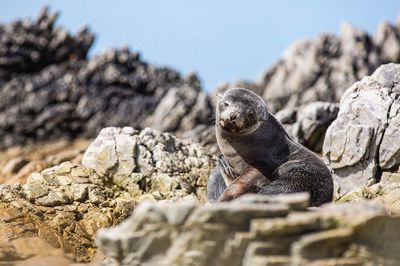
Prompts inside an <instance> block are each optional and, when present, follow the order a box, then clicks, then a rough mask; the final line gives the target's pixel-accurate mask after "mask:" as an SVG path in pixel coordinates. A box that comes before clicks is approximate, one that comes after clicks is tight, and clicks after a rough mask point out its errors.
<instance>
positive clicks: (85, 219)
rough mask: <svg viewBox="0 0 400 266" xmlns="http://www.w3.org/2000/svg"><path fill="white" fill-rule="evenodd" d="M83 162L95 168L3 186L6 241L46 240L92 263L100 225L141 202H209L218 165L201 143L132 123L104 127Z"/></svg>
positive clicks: (0, 202)
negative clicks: (208, 193) (209, 183)
mask: <svg viewBox="0 0 400 266" xmlns="http://www.w3.org/2000/svg"><path fill="white" fill-rule="evenodd" d="M83 163H84V164H85V165H87V166H88V167H85V166H82V165H79V164H74V163H71V162H64V163H61V164H60V165H58V166H54V167H52V168H48V169H45V170H43V171H42V172H41V173H33V174H32V175H30V177H29V178H28V180H27V182H26V183H25V184H23V185H1V186H0V212H1V214H2V218H1V219H0V240H3V241H9V240H13V239H17V238H28V237H39V238H41V239H43V240H45V241H47V242H48V243H49V244H50V245H52V246H53V247H55V248H58V249H61V250H63V251H64V252H65V253H67V254H72V256H73V258H75V259H76V260H78V261H84V262H85V261H86V262H87V261H88V260H89V259H90V258H92V256H93V255H94V253H95V251H96V246H95V244H94V236H95V233H96V232H97V230H98V229H99V228H103V227H110V226H112V225H116V224H117V223H120V222H121V221H122V220H124V219H125V218H126V217H127V216H128V214H129V213H130V212H131V210H132V209H133V208H134V207H135V206H136V205H137V204H138V203H140V202H142V201H144V200H153V201H154V200H169V201H172V202H173V201H179V200H181V199H191V200H193V201H195V202H204V201H205V199H206V191H205V189H206V181H207V177H208V176H209V174H210V171H211V169H212V168H213V167H214V160H213V158H212V156H210V155H208V154H206V153H205V150H204V149H203V148H202V147H201V146H200V145H198V144H191V143H189V142H188V141H181V140H179V139H177V138H175V137H173V136H172V135H170V134H167V133H160V132H159V131H156V130H151V129H144V130H142V131H136V130H133V129H132V128H106V129H104V130H103V131H102V132H101V134H100V135H99V137H98V138H97V139H96V140H95V141H94V142H93V143H92V144H91V145H90V146H89V148H88V150H87V151H86V153H85V154H84V157H83ZM89 167H92V168H93V169H92V168H89ZM0 251H1V248H0ZM32 256H33V255H32ZM0 262H1V261H0Z"/></svg>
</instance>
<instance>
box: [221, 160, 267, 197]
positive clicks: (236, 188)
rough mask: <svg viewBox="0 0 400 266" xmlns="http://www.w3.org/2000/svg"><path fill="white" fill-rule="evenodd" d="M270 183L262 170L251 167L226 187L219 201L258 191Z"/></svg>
mask: <svg viewBox="0 0 400 266" xmlns="http://www.w3.org/2000/svg"><path fill="white" fill-rule="evenodd" d="M269 183H270V181H269V180H268V179H267V178H266V177H265V176H264V175H263V174H262V173H261V172H260V171H258V170H257V169H256V168H254V167H249V168H248V169H247V170H246V172H244V173H243V174H242V175H241V176H239V177H238V178H236V179H235V180H234V181H233V182H232V183H231V184H230V185H229V186H228V187H227V188H226V189H225V191H224V193H223V194H222V195H221V196H220V197H219V199H218V201H220V202H223V201H230V200H233V199H235V198H237V197H239V196H241V195H243V194H246V193H257V192H259V191H260V189H262V188H264V187H266V186H268V184H269Z"/></svg>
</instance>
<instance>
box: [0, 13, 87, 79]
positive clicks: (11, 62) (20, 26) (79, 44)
mask: <svg viewBox="0 0 400 266" xmlns="http://www.w3.org/2000/svg"><path fill="white" fill-rule="evenodd" d="M57 17H58V13H54V14H51V13H50V12H49V10H48V9H47V8H44V9H43V10H42V12H41V13H40V14H39V17H38V18H37V19H36V20H35V21H31V20H18V21H15V22H13V23H11V24H9V25H0V36H1V37H0V81H2V80H10V79H11V78H13V77H17V76H18V75H20V74H21V73H33V72H38V71H40V70H41V69H43V68H44V67H46V66H48V65H51V64H58V63H62V62H66V61H77V60H84V59H86V55H87V52H88V50H89V48H90V46H91V45H92V44H93V41H94V35H93V34H92V33H91V32H89V30H88V29H87V28H83V29H81V30H80V31H79V32H78V33H77V34H76V35H75V36H72V35H70V34H69V33H68V32H67V31H66V30H65V29H63V28H61V27H57V28H56V27H55V25H54V23H55V21H56V20H57Z"/></svg>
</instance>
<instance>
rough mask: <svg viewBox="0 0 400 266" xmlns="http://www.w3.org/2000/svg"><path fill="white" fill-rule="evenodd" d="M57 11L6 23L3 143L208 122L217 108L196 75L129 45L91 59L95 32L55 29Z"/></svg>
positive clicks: (0, 58) (0, 61)
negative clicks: (159, 63)
mask: <svg viewBox="0 0 400 266" xmlns="http://www.w3.org/2000/svg"><path fill="white" fill-rule="evenodd" d="M55 17H56V15H50V14H49V13H48V11H44V13H43V14H42V15H41V16H40V17H39V19H38V20H37V21H36V22H29V21H17V22H15V23H14V24H11V25H0V35H1V36H2V37H4V38H2V39H1V40H0V48H1V47H3V49H0V50H1V51H6V52H3V53H5V54H2V53H1V52H0V87H1V90H0V138H1V139H2V141H1V142H0V149H5V148H8V147H11V146H15V145H25V144H31V143H37V142H38V141H49V140H58V139H61V138H67V139H68V138H70V139H75V138H77V137H80V138H92V137H95V136H96V135H97V134H98V133H99V132H100V130H101V129H102V128H104V127H107V126H128V125H129V126H133V127H134V128H137V129H142V128H144V127H146V126H151V127H154V128H159V129H161V130H163V131H170V132H183V131H185V130H190V129H192V128H194V127H195V126H196V125H199V124H205V125H208V118H209V116H210V115H211V112H212V111H211V108H210V104H209V99H208V97H207V96H206V94H205V93H204V92H203V91H202V90H201V86H200V82H199V79H198V78H197V77H196V75H194V74H191V75H189V76H187V77H185V78H184V77H181V75H180V74H179V73H178V72H176V71H174V70H172V69H169V68H165V67H156V66H154V65H150V64H148V63H146V62H144V61H143V60H141V58H140V55H139V54H138V53H134V52H131V51H130V50H129V49H128V48H122V49H119V50H108V51H106V52H104V53H103V54H100V55H97V56H94V57H93V58H90V59H86V51H87V49H89V47H90V46H91V44H92V42H93V34H92V33H90V32H89V31H88V30H87V29H85V30H83V31H82V32H80V33H78V35H77V36H75V37H71V36H70V35H69V34H67V33H66V32H65V30H64V29H62V28H57V29H53V22H54V19H55ZM61 35H62V36H63V37H62V38H61V37H60V36H61ZM20 40H21V41H22V43H21V44H20V43H19V41H20ZM2 41H4V43H2ZM42 42H43V45H42V44H41V43H42ZM29 44H32V45H31V46H32V47H30V46H29ZM41 45H42V46H41ZM10 46H13V47H16V49H17V50H16V52H15V54H13V53H12V52H10V51H11V50H12V49H11V50H10V49H8V48H7V47H10ZM20 46H21V47H20ZM31 50H32V51H31ZM36 50H37V51H36ZM32 54H38V56H39V59H38V60H39V61H38V62H37V63H32V60H33V59H32V58H30V57H31V56H32ZM19 55H21V56H20V57H18V56H19Z"/></svg>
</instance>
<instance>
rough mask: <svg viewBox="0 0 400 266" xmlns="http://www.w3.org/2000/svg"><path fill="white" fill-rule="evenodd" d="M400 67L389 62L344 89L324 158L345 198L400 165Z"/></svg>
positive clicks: (325, 146) (327, 137)
mask: <svg viewBox="0 0 400 266" xmlns="http://www.w3.org/2000/svg"><path fill="white" fill-rule="evenodd" d="M399 84H400V65H396V64H388V65H383V66H381V67H380V68H378V69H377V70H376V71H375V73H374V74H373V75H372V76H368V77H365V78H363V79H362V80H361V81H360V82H356V83H355V84H354V85H353V86H351V87H350V88H349V89H348V90H346V92H345V94H344V95H343V97H342V99H341V102H340V111H339V115H338V118H337V119H336V120H335V121H334V122H333V123H332V125H331V126H330V127H329V128H328V131H327V133H326V137H325V142H324V148H323V149H324V157H325V159H326V162H327V163H328V164H329V166H330V167H331V169H332V170H333V174H334V178H335V181H336V182H337V187H336V189H337V190H338V192H339V194H344V193H346V192H349V191H351V190H354V189H356V188H358V187H362V186H365V185H371V184H374V183H376V182H379V181H380V179H381V176H382V174H383V173H384V172H396V171H397V170H398V167H399V165H400V143H399V141H398V140H399V138H400V135H399V134H400V133H399V132H400V131H399V129H400V115H399V111H400V99H399V96H400V85H399Z"/></svg>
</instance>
